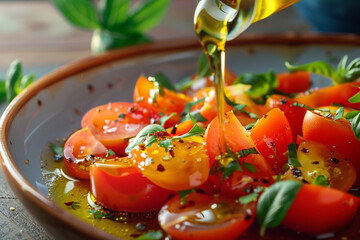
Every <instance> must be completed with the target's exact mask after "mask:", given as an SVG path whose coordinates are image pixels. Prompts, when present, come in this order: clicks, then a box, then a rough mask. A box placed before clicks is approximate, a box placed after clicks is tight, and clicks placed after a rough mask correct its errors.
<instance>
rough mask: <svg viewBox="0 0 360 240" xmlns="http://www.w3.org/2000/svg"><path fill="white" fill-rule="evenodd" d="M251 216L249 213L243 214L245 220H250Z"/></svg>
mask: <svg viewBox="0 0 360 240" xmlns="http://www.w3.org/2000/svg"><path fill="white" fill-rule="evenodd" d="M251 217H252V216H251V215H250V214H248V213H246V215H245V221H250V219H251Z"/></svg>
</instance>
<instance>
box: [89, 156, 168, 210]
mask: <svg viewBox="0 0 360 240" xmlns="http://www.w3.org/2000/svg"><path fill="white" fill-rule="evenodd" d="M90 183H91V192H92V194H93V196H94V197H95V198H96V200H97V201H98V202H99V203H100V204H102V205H104V206H105V207H106V208H108V209H111V210H113V211H125V212H150V211H157V210H159V209H160V208H161V206H162V205H163V204H164V203H165V202H166V201H167V200H168V199H169V197H170V195H171V194H173V192H171V191H169V190H166V189H163V188H161V187H159V186H157V185H155V184H153V183H152V182H151V181H149V180H148V179H147V178H146V177H144V176H143V175H142V174H141V173H139V172H138V171H137V169H136V168H135V167H133V166H132V161H131V159H129V158H120V159H113V160H107V161H106V162H102V161H100V162H97V163H95V164H94V165H92V166H91V167H90Z"/></svg>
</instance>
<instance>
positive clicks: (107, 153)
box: [106, 149, 115, 157]
mask: <svg viewBox="0 0 360 240" xmlns="http://www.w3.org/2000/svg"><path fill="white" fill-rule="evenodd" d="M113 155H115V152H114V151H113V150H111V149H109V150H108V151H107V152H106V157H111V156H113Z"/></svg>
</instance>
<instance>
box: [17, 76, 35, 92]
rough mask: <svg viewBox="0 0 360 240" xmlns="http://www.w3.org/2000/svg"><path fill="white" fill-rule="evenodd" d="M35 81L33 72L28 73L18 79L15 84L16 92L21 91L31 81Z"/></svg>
mask: <svg viewBox="0 0 360 240" xmlns="http://www.w3.org/2000/svg"><path fill="white" fill-rule="evenodd" d="M34 81H35V74H28V75H25V76H23V77H22V78H21V81H18V82H17V83H16V84H15V92H16V94H19V93H21V92H22V91H23V90H24V89H25V88H27V87H28V86H29V85H30V84H31V83H33V82H34Z"/></svg>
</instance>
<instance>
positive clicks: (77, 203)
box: [64, 201, 80, 210]
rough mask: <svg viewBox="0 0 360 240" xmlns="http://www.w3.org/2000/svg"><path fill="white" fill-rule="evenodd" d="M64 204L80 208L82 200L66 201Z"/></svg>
mask: <svg viewBox="0 0 360 240" xmlns="http://www.w3.org/2000/svg"><path fill="white" fill-rule="evenodd" d="M64 204H65V205H66V206H68V207H71V208H72V209H74V210H75V209H78V208H80V205H79V204H80V202H74V201H71V202H64Z"/></svg>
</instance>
